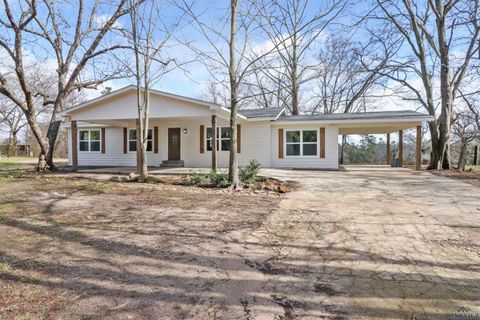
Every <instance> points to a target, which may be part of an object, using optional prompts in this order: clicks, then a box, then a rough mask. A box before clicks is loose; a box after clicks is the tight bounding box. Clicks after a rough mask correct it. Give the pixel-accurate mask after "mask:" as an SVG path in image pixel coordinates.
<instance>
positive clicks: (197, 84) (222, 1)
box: [0, 0, 422, 136]
mask: <svg viewBox="0 0 480 320" xmlns="http://www.w3.org/2000/svg"><path fill="white" fill-rule="evenodd" d="M185 1H187V0H185ZM280 1H283V0H280ZM147 2H148V1H147ZM187 2H189V1H187ZM10 3H11V5H12V8H13V9H14V10H16V9H18V8H19V6H21V3H22V1H21V0H15V1H11V2H10ZM101 3H102V4H105V3H107V2H104V1H102V2H101ZM157 3H162V4H163V5H162V6H161V8H160V9H161V10H160V14H159V15H158V17H159V22H161V23H162V24H163V25H166V26H171V25H172V24H173V23H174V22H176V21H177V20H178V19H180V18H179V17H182V15H183V12H182V10H181V9H179V8H178V7H176V6H175V5H173V4H172V3H168V2H167V1H163V2H162V1H161V0H158V1H157ZM328 3H330V0H310V2H309V9H308V13H309V14H310V15H313V14H315V13H316V12H318V11H319V10H320V9H321V7H322V6H324V5H326V4H328ZM92 4H93V1H92V0H86V8H91V6H92ZM228 4H229V1H227V0H197V1H195V3H194V6H193V10H194V11H195V12H196V13H197V15H198V17H199V19H200V20H201V21H203V22H205V23H206V24H208V25H210V26H212V28H213V30H214V31H216V32H219V33H221V34H225V33H226V32H228V28H229V26H228V23H227V22H228V19H227V18H228V11H227V9H228ZM370 4H371V1H359V2H357V4H356V6H355V7H350V8H349V9H348V10H345V11H344V12H343V13H342V14H341V15H340V16H339V18H338V19H337V20H336V21H335V23H334V24H332V25H331V27H330V28H328V29H326V30H325V31H324V32H323V33H322V35H321V36H319V37H318V38H317V40H316V41H315V42H314V43H313V44H312V50H311V52H309V53H308V54H307V60H310V61H313V59H314V54H315V50H317V49H318V48H321V47H322V46H323V45H324V42H325V39H327V38H328V36H329V35H331V34H338V33H342V32H343V31H342V30H343V28H342V26H341V24H342V23H347V22H352V21H355V20H356V19H357V16H360V15H361V13H362V12H365V11H366V10H367V9H368V8H369V5H370ZM62 6H63V7H62V8H61V10H62V18H64V19H65V21H74V20H75V18H76V16H75V15H76V1H71V2H70V1H66V2H62ZM0 9H1V11H3V7H2V5H1V4H0ZM111 9H112V8H111V7H108V6H107V5H102V6H100V8H99V11H98V13H97V17H96V18H95V20H94V23H97V24H100V23H101V22H102V21H104V20H105V19H106V17H108V14H109V13H111ZM85 12H88V10H85ZM45 14H46V12H41V13H40V15H45ZM129 24H130V22H129V17H128V16H124V17H122V18H121V19H120V20H119V21H118V22H117V23H116V25H115V27H116V28H122V27H128V26H129ZM72 28H73V26H72ZM72 30H73V29H72ZM209 35H210V36H212V37H213V38H214V42H215V44H217V45H218V44H220V43H222V41H221V39H220V38H218V37H215V36H214V33H213V32H211V33H209ZM346 36H351V37H354V38H356V39H357V40H359V41H362V34H361V33H355V34H349V35H348V34H346ZM163 37H164V34H163V33H162V32H161V31H157V32H156V33H155V36H154V38H156V39H157V40H158V41H160V39H163ZM125 41H126V40H125V38H124V36H123V34H121V33H119V32H116V31H115V32H111V33H109V34H108V36H107V37H106V38H105V43H104V45H106V44H124V43H125ZM185 43H189V44H190V46H193V47H195V48H199V49H201V50H203V51H207V52H213V49H212V46H211V45H210V44H209V42H208V41H207V40H206V38H205V37H204V36H203V35H202V34H201V33H200V32H199V30H198V28H196V27H195V23H193V22H192V19H191V18H189V17H188V15H183V18H182V19H180V22H179V26H178V27H177V28H176V30H175V33H174V35H173V36H172V37H171V39H170V41H169V42H168V46H167V47H166V48H165V49H164V50H162V52H161V57H162V58H165V59H166V58H174V59H176V61H178V62H179V63H180V64H182V67H181V68H176V69H173V70H171V71H170V72H168V73H167V74H165V75H164V76H163V77H162V78H161V79H158V80H157V81H155V83H154V85H153V87H154V88H155V89H158V90H162V91H166V92H170V93H174V94H178V95H183V96H187V97H193V98H200V99H208V96H207V87H208V84H209V81H210V80H211V79H212V76H211V69H210V71H209V68H207V66H206V65H205V63H204V62H205V59H200V61H199V59H197V58H196V56H195V54H194V52H193V51H192V50H191V49H189V48H188V47H187V46H186V45H184V44H185ZM249 45H250V46H251V47H255V48H268V47H269V45H271V43H270V41H269V40H268V39H267V37H266V35H265V34H262V33H261V32H252V33H251V34H250V37H249ZM45 47H47V46H45ZM26 49H27V50H26V56H27V59H26V60H27V61H31V62H38V63H40V64H41V65H42V66H43V68H44V69H45V70H46V71H45V72H52V73H55V69H56V64H55V58H54V56H53V55H52V53H51V52H49V53H48V51H46V50H43V49H42V48H41V47H40V48H39V47H32V48H30V50H29V48H26ZM221 51H222V52H224V53H226V52H227V47H226V45H223V46H222V48H221ZM4 55H5V53H4V52H1V53H0V61H7V60H8V59H6V57H5V56H4ZM130 58H131V54H130ZM109 59H110V60H109V62H107V63H106V64H104V65H103V66H106V67H108V65H109V63H112V62H115V59H113V58H111V57H110V58H109ZM3 63H4V62H3ZM132 63H133V61H132V60H130V64H132ZM95 67H98V65H96V66H95ZM1 68H2V62H0V69H1ZM94 70H95V69H94V68H92V67H89V68H88V70H87V72H86V76H88V75H92V74H93V73H94ZM131 84H133V80H132V79H118V80H112V81H108V82H106V83H105V84H104V85H102V86H100V87H99V88H98V89H97V90H85V94H86V98H87V99H92V98H95V97H97V96H99V95H100V94H101V91H102V89H104V88H105V87H110V88H112V89H113V90H117V89H120V88H122V87H124V86H127V85H131ZM418 85H419V86H421V85H422V84H421V82H420V81H419V80H418ZM303 86H304V88H305V90H304V92H305V95H307V96H308V94H309V92H311V91H312V90H313V89H315V88H314V87H312V86H314V84H313V83H310V84H306V85H303ZM390 93H391V91H389V89H379V90H378V92H375V95H377V96H384V97H381V98H378V99H376V101H375V103H371V104H370V105H369V106H368V108H369V109H372V110H376V111H381V110H382V111H383V110H399V109H400V110H406V109H410V110H418V109H419V105H418V103H415V102H413V101H406V100H404V99H402V98H400V97H398V96H394V95H391V94H390ZM250 107H257V106H250ZM0 136H1V132H0Z"/></svg>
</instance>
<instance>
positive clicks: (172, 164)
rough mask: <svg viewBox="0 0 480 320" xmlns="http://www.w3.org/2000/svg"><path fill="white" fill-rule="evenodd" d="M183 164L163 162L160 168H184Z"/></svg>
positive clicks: (171, 161) (179, 162)
mask: <svg viewBox="0 0 480 320" xmlns="http://www.w3.org/2000/svg"><path fill="white" fill-rule="evenodd" d="M184 166H185V163H184V162H183V160H163V161H162V164H161V165H160V167H163V168H181V167H184Z"/></svg>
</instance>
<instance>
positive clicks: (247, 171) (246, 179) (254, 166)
mask: <svg viewBox="0 0 480 320" xmlns="http://www.w3.org/2000/svg"><path fill="white" fill-rule="evenodd" d="M260 168H261V165H260V163H259V162H258V161H257V160H255V159H252V160H250V162H249V163H248V164H247V165H246V166H243V167H240V169H239V172H238V176H239V178H240V181H242V183H243V184H245V185H246V186H249V185H251V184H252V183H254V182H255V181H256V180H257V176H258V173H259V171H260Z"/></svg>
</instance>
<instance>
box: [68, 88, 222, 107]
mask: <svg viewBox="0 0 480 320" xmlns="http://www.w3.org/2000/svg"><path fill="white" fill-rule="evenodd" d="M135 90H137V87H136V86H134V85H129V86H126V87H123V88H121V89H118V90H115V91H112V92H110V93H107V94H104V95H102V96H100V97H97V98H94V99H91V100H88V101H85V102H83V103H80V104H77V105H75V106H73V107H71V108H68V109H66V110H64V111H63V113H64V114H69V113H70V112H73V111H76V110H79V109H82V108H85V107H88V106H91V105H93V104H95V103H98V102H101V101H103V100H107V99H110V98H112V97H115V96H117V95H120V94H122V93H126V92H129V91H135ZM150 91H151V93H153V94H156V95H158V96H163V97H167V98H172V99H177V100H183V101H187V102H192V103H196V104H200V105H204V106H208V107H211V108H213V109H226V108H224V107H222V106H221V105H219V104H216V103H213V102H210V101H205V100H201V99H195V98H190V97H186V96H181V95H177V94H173V93H168V92H164V91H160V90H155V89H150Z"/></svg>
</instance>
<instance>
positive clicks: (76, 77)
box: [0, 0, 143, 169]
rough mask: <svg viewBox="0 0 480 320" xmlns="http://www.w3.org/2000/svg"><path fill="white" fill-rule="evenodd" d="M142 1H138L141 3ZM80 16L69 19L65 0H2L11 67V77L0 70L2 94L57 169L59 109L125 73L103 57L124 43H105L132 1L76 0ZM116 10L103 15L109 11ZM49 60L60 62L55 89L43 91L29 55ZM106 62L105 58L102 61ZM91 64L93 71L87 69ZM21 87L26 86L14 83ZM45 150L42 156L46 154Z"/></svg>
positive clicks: (3, 40)
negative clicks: (45, 114) (41, 118)
mask: <svg viewBox="0 0 480 320" xmlns="http://www.w3.org/2000/svg"><path fill="white" fill-rule="evenodd" d="M142 1H143V0H138V1H137V2H135V5H138V4H139V3H141V2H142ZM75 4H76V5H75V8H74V10H71V12H74V11H76V15H73V17H69V18H70V19H65V18H64V17H65V14H66V12H67V11H69V10H66V7H67V6H69V5H70V4H69V3H67V2H62V1H51V0H43V1H37V0H29V1H25V4H21V5H19V6H15V7H13V8H12V6H11V4H10V1H8V0H4V1H3V10H4V13H5V15H4V16H2V18H1V19H0V25H1V26H2V27H3V33H2V35H1V36H0V47H1V48H2V49H3V50H4V52H5V53H6V55H7V57H8V58H9V59H10V60H9V63H10V66H11V70H12V72H13V74H14V75H15V79H14V80H13V81H12V80H11V79H9V78H7V76H6V74H5V73H3V72H2V73H1V74H0V93H2V94H3V95H4V96H6V97H8V98H9V99H10V100H11V101H12V102H13V103H14V104H16V105H17V106H18V107H19V108H20V109H21V110H22V112H23V113H24V115H25V118H26V120H27V122H28V125H29V127H30V129H31V132H32V133H33V135H34V136H35V139H36V140H37V141H38V144H39V145H40V149H41V155H45V156H46V159H47V163H48V165H49V166H50V168H52V169H54V168H55V166H54V164H53V151H54V148H55V142H56V139H57V135H58V130H59V127H60V124H61V121H62V119H61V118H60V116H59V113H60V112H61V111H63V110H64V109H65V108H66V105H67V102H68V98H69V96H70V94H71V93H72V92H74V91H77V90H82V89H87V88H96V87H97V86H99V85H100V84H102V83H103V82H105V81H108V80H112V79H116V78H119V77H123V73H122V70H121V69H119V68H115V65H114V64H111V63H110V64H109V63H102V58H106V56H107V54H108V53H110V52H112V51H114V50H118V49H125V48H126V46H125V45H123V44H119V43H116V44H110V45H108V44H106V42H107V41H106V36H107V34H108V33H109V31H110V30H111V29H113V28H115V23H116V22H117V20H118V19H119V18H120V17H121V16H123V15H125V14H127V13H128V12H129V10H130V8H129V6H127V0H119V1H117V2H115V3H114V2H106V3H105V2H102V1H99V0H96V1H95V2H94V3H93V4H92V5H91V6H90V7H89V8H87V6H88V5H87V4H85V1H84V0H79V1H76V2H75ZM110 8H112V9H113V12H112V13H111V14H103V13H102V14H99V12H107V11H110ZM27 55H33V58H34V59H42V57H46V59H48V58H50V57H54V60H53V61H52V60H51V59H50V60H48V61H49V62H52V63H54V64H55V71H56V79H55V83H54V90H53V92H44V91H42V90H39V89H38V88H36V87H35V86H34V85H33V84H32V83H31V81H30V79H31V77H29V75H30V74H31V73H32V64H30V63H28V61H27V60H26V59H25V57H26V56H27ZM103 62H105V61H103ZM89 66H92V67H93V70H90V71H91V72H87V71H88V67H89ZM16 86H18V87H19V88H21V90H19V91H17V90H14V88H15V87H16ZM38 96H40V97H42V98H43V105H50V106H51V116H50V120H49V125H48V130H47V132H46V134H44V133H42V131H41V130H40V126H39V125H38V121H37V119H36V112H35V110H36V106H35V102H34V98H35V97H38ZM41 155H40V156H41Z"/></svg>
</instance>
